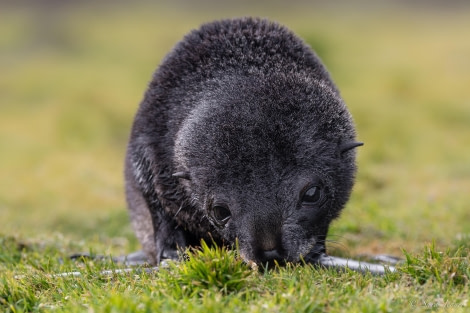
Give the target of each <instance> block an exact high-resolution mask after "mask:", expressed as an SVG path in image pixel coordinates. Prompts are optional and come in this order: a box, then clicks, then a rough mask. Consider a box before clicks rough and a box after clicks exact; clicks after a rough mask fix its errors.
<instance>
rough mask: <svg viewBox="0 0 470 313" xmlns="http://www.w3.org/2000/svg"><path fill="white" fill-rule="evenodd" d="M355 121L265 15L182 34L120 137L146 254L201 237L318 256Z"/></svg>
mask: <svg viewBox="0 0 470 313" xmlns="http://www.w3.org/2000/svg"><path fill="white" fill-rule="evenodd" d="M355 137H356V135H355V128H354V124H353V120H352V118H351V115H350V113H349V112H348V109H347V107H346V105H345V104H344V102H343V100H342V99H341V97H340V94H339V91H338V89H337V88H336V86H335V85H334V83H333V81H332V79H331V78H330V76H329V74H328V72H327V70H326V69H325V67H324V66H323V65H322V63H321V61H320V59H319V58H318V57H317V55H316V54H315V53H314V52H313V51H312V50H311V49H310V47H309V46H307V45H306V44H305V43H304V42H303V41H302V40H301V39H300V38H298V37H297V36H296V35H294V34H293V33H292V32H291V31H289V30H288V29H286V28H285V27H283V26H281V25H279V24H277V23H274V22H270V21H267V20H263V19H257V18H241V19H230V20H222V21H216V22H213V23H208V24H205V25H202V26H201V27H200V29H198V30H194V31H192V32H190V33H189V34H188V35H187V36H186V37H184V39H183V40H182V41H181V42H179V43H178V44H177V45H176V46H175V47H174V49H173V51H171V52H170V53H169V54H168V55H167V56H166V58H165V59H164V60H163V62H162V64H161V65H160V66H159V68H158V69H157V71H156V72H155V74H154V76H153V79H152V80H151V82H150V84H149V86H148V89H147V91H146V93H145V96H144V99H143V101H142V102H141V104H140V107H139V109H138V112H137V114H136V116H135V120H134V124H133V126H132V131H131V135H130V141H129V144H128V149H127V155H126V162H125V178H126V195H127V202H128V207H129V211H130V217H131V220H132V224H133V228H134V230H135V232H136V235H137V237H138V239H139V241H140V242H141V244H142V246H143V250H144V252H145V253H146V255H147V256H148V258H149V261H150V262H151V263H159V262H160V260H162V259H164V258H176V257H177V253H176V251H177V248H183V247H186V246H188V245H198V244H199V243H200V240H201V239H205V240H206V241H209V242H210V241H214V242H216V243H218V244H233V243H234V242H235V241H236V240H238V245H239V249H240V254H241V256H242V257H243V259H244V260H245V261H247V262H250V263H252V262H254V263H257V264H266V263H272V262H274V261H276V262H279V263H283V262H297V261H299V260H301V259H304V260H306V261H312V262H313V261H315V259H316V258H318V256H319V255H321V254H322V253H324V252H325V238H326V235H327V232H328V227H329V225H330V222H331V221H332V220H333V219H334V218H336V217H337V216H338V215H339V213H340V211H341V210H342V208H343V206H344V205H345V203H346V202H347V200H348V198H349V195H350V192H351V189H352V187H353V183H354V176H355V172H356V165H355V150H354V148H355V147H357V146H360V145H362V143H358V142H356V140H355Z"/></svg>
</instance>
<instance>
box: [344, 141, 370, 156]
mask: <svg viewBox="0 0 470 313" xmlns="http://www.w3.org/2000/svg"><path fill="white" fill-rule="evenodd" d="M363 145H364V143H363V142H355V141H349V142H344V143H342V144H340V145H339V146H338V151H339V154H340V155H341V156H342V155H343V154H344V153H345V152H347V151H349V150H351V149H354V148H356V147H360V146H363Z"/></svg>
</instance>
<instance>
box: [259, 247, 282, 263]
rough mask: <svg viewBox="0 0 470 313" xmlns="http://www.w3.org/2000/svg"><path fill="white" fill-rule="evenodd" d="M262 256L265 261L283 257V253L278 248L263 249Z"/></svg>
mask: <svg viewBox="0 0 470 313" xmlns="http://www.w3.org/2000/svg"><path fill="white" fill-rule="evenodd" d="M262 256H263V259H264V261H265V262H266V261H273V260H280V259H281V254H280V253H279V251H278V250H277V249H273V250H266V251H263V253H262Z"/></svg>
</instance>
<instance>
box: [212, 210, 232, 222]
mask: <svg viewBox="0 0 470 313" xmlns="http://www.w3.org/2000/svg"><path fill="white" fill-rule="evenodd" d="M212 216H213V217H214V219H215V221H216V223H217V224H219V225H220V226H223V225H225V224H227V222H228V220H229V219H230V217H231V216H232V213H231V212H230V210H229V209H228V208H227V207H225V206H222V205H215V206H213V207H212Z"/></svg>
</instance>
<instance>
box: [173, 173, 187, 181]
mask: <svg viewBox="0 0 470 313" xmlns="http://www.w3.org/2000/svg"><path fill="white" fill-rule="evenodd" d="M171 176H173V177H176V178H181V179H187V180H191V177H190V176H189V173H188V172H176V173H173V175H171Z"/></svg>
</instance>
